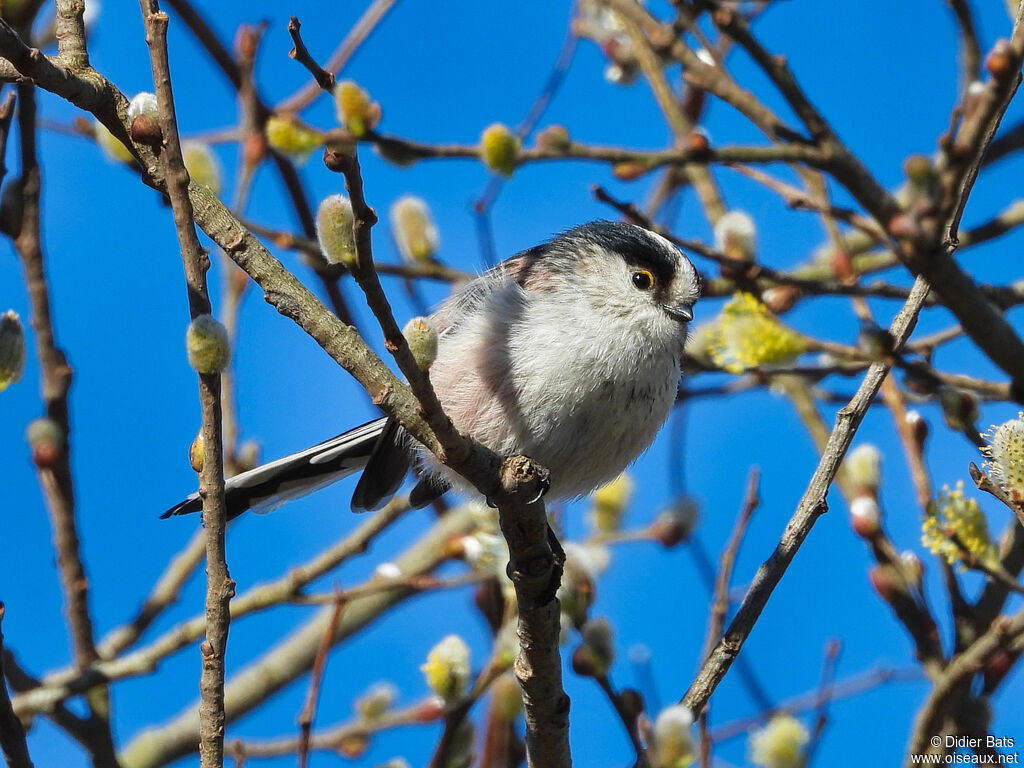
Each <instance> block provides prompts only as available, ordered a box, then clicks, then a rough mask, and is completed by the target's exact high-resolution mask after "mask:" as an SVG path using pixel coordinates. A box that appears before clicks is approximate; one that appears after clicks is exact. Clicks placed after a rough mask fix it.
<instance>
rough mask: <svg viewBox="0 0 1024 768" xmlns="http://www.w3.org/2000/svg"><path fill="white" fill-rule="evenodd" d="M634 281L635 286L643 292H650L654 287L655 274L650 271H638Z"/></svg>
mask: <svg viewBox="0 0 1024 768" xmlns="http://www.w3.org/2000/svg"><path fill="white" fill-rule="evenodd" d="M632 279H633V285H634V286H635V287H636V288H638V289H639V290H641V291H649V290H651V288H653V287H654V274H653V273H652V272H651V271H650V270H649V269H641V270H637V271H636V272H634V273H633V278H632Z"/></svg>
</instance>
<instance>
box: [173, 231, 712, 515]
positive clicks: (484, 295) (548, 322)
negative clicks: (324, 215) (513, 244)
mask: <svg viewBox="0 0 1024 768" xmlns="http://www.w3.org/2000/svg"><path fill="white" fill-rule="evenodd" d="M700 292H701V278H700V275H699V274H698V272H697V270H696V269H694V266H693V265H692V264H691V263H690V261H689V260H688V259H687V258H686V257H685V256H683V255H682V254H681V253H680V252H679V251H678V250H677V249H676V248H675V247H674V246H673V245H672V244H671V243H669V242H668V241H667V240H666V239H665V238H663V237H661V236H659V235H656V234H653V233H651V232H649V231H647V230H645V229H643V228H641V227H637V226H634V225H632V224H623V223H617V222H608V221H595V222H592V223H590V224H585V225H583V226H580V227H576V228H575V229H571V230H569V231H568V232H565V233H563V234H560V235H558V236H557V237H555V238H554V239H552V240H551V241H550V242H548V243H545V244H543V245H539V246H537V247H535V248H531V249H530V250H527V251H523V252H522V253H519V254H517V255H516V256H513V257H512V258H511V259H509V260H507V261H505V262H503V263H501V264H499V265H498V266H497V267H495V268H493V269H491V270H489V271H488V272H486V273H485V274H483V275H481V276H480V277H478V278H476V279H475V280H473V281H472V282H470V283H468V284H467V285H466V286H465V287H463V288H462V289H461V290H459V291H457V292H456V293H455V294H454V295H453V296H452V297H451V298H450V299H448V301H446V302H445V303H444V304H443V305H442V306H441V308H440V309H439V310H438V311H437V312H436V313H435V314H434V315H433V316H432V318H431V320H432V322H433V324H434V325H435V327H436V329H437V331H438V333H439V334H440V341H439V345H438V353H437V359H436V361H435V362H434V364H433V365H432V366H431V368H430V380H431V383H432V384H433V386H434V389H435V390H436V392H437V395H438V398H439V399H440V401H441V404H442V406H443V407H444V410H445V413H446V414H447V415H448V416H449V417H450V418H451V419H452V422H453V423H454V424H455V426H456V427H458V428H459V429H461V430H463V431H464V432H466V433H468V434H469V435H470V436H472V437H473V438H474V439H476V440H478V441H479V442H480V443H482V444H483V445H485V446H487V447H488V448H490V449H491V450H493V451H495V452H497V453H498V454H501V455H504V456H512V455H516V454H524V455H526V456H529V457H530V458H532V459H533V460H534V461H536V462H537V463H538V464H540V465H541V466H543V467H546V468H547V469H548V470H549V471H550V478H551V485H550V489H549V493H550V494H551V496H552V497H554V498H559V499H568V498H573V497H578V496H582V495H585V494H587V493H589V492H590V491H592V490H594V489H595V488H597V487H598V486H600V485H601V484H603V483H605V482H607V481H609V480H611V479H612V478H614V477H615V476H616V475H618V474H619V473H620V472H621V471H622V470H623V469H625V468H626V466H627V465H629V464H630V463H631V462H632V461H633V460H634V459H636V458H637V456H639V455H640V453H642V452H643V451H644V450H645V449H646V448H647V446H649V445H650V444H651V441H653V440H654V436H655V435H656V434H657V432H658V430H659V429H660V428H661V425H662V424H663V423H664V422H665V419H666V418H667V417H668V414H669V410H670V408H671V407H672V403H673V401H674V399H675V396H676V388H677V384H678V381H679V376H680V360H681V358H682V354H683V344H684V342H685V340H686V330H687V324H688V323H689V322H690V320H692V319H693V304H694V302H695V301H696V300H697V298H698V297H699V296H700ZM412 466H416V467H418V468H419V470H420V473H419V480H418V482H417V483H416V486H415V487H414V488H413V490H412V492H411V497H410V501H411V504H412V505H413V506H416V507H419V506H423V505H425V504H428V503H430V502H431V501H433V500H434V499H436V498H438V497H439V496H440V495H441V494H443V493H444V492H445V491H447V490H449V489H450V488H452V487H456V488H465V487H466V483H465V481H463V480H462V479H461V478H460V477H459V476H458V475H457V474H455V473H454V472H453V471H451V470H450V469H448V468H447V467H445V466H443V465H442V464H441V463H440V462H438V461H437V460H436V458H435V457H434V456H433V455H432V454H431V453H429V452H428V451H426V450H425V449H424V448H423V447H422V446H420V445H419V444H418V443H416V442H415V441H414V440H413V439H412V438H411V437H410V436H409V435H408V434H407V433H406V432H405V430H404V429H402V427H401V426H400V425H399V424H398V423H397V422H396V421H395V420H394V419H391V418H382V419H378V420H376V421H372V422H370V423H369V424H364V425H363V426H361V427H357V428H355V429H353V430H350V431H348V432H345V433H343V434H341V435H338V436H337V437H334V438H332V439H330V440H327V441H325V442H323V443H320V444H319V445H316V446H313V447H312V448H309V449H307V450H305V451H301V452H299V453H296V454H293V455H291V456H286V457H285V458H283V459H278V460H277V461H273V462H270V463H269V464H264V465H263V466H260V467H256V468H255V469H251V470H249V471H248V472H243V473H241V474H239V475H236V476H235V477H232V478H230V479H229V480H228V481H227V483H226V498H227V508H228V515H229V516H230V517H234V516H236V515H239V514H241V513H242V512H244V511H245V510H246V509H249V508H253V509H255V510H257V511H269V510H271V509H274V508H276V507H278V506H279V505H280V504H282V503H283V502H285V501H287V500H289V499H292V498H296V497H298V496H302V495H305V494H307V493H310V492H311V491H314V490H317V489H319V488H322V487H324V486H326V485H329V484H330V483H333V482H335V481H337V480H340V479H342V478H343V477H347V476H348V475H351V474H353V473H355V472H357V471H359V470H363V474H362V477H361V478H360V479H359V483H358V485H357V486H356V489H355V493H354V494H353V498H352V508H353V510H357V511H358V510H365V509H378V508H379V507H381V506H382V505H383V504H384V503H386V502H387V500H388V499H390V498H391V496H392V495H394V493H395V492H396V491H397V490H398V488H399V487H400V486H401V484H402V481H403V480H404V478H405V476H406V474H407V473H408V471H409V469H410V467H412ZM201 508H202V502H201V500H200V499H199V495H198V494H192V495H191V496H189V497H188V498H187V499H185V500H184V501H182V502H180V503H179V504H176V505H175V506H173V507H172V508H171V509H170V510H168V511H167V512H166V513H165V515H164V516H165V517H168V516H170V515H180V514H185V513H188V512H196V511H198V510H200V509H201Z"/></svg>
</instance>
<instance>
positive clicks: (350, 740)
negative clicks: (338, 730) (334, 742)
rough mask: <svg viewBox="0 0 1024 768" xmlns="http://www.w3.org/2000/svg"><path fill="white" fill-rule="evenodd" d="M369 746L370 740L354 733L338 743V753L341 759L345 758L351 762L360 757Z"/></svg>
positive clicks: (363, 735)
mask: <svg viewBox="0 0 1024 768" xmlns="http://www.w3.org/2000/svg"><path fill="white" fill-rule="evenodd" d="M369 746H370V739H369V737H368V736H366V735H365V734H362V733H355V734H351V735H347V736H344V737H343V738H342V739H341V740H340V741H339V742H338V753H339V754H340V755H341V756H342V757H347V758H349V759H350V760H352V759H354V758H357V757H362V755H363V754H364V753H365V752H366V750H367V749H368V748H369Z"/></svg>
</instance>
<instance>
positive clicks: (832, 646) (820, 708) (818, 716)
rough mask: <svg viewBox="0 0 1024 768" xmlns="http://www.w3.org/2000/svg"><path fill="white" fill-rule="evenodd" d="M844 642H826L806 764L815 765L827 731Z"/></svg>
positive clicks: (805, 751) (805, 754) (805, 753)
mask: <svg viewBox="0 0 1024 768" xmlns="http://www.w3.org/2000/svg"><path fill="white" fill-rule="evenodd" d="M842 649H843V644H842V643H840V642H839V641H838V640H829V641H828V642H827V643H826V644H825V658H824V659H823V660H822V662H821V682H819V683H818V701H817V703H816V705H815V714H814V730H813V731H811V739H810V741H809V742H807V747H806V749H805V750H804V759H803V764H804V765H813V760H814V753H815V752H816V751H817V749H818V745H819V744H821V737H822V735H824V733H825V726H826V724H827V723H828V707H829V704H831V703H832V697H833V691H834V687H835V679H836V666H837V665H838V663H839V654H840V652H841V651H842Z"/></svg>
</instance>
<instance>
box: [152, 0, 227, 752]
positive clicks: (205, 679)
mask: <svg viewBox="0 0 1024 768" xmlns="http://www.w3.org/2000/svg"><path fill="white" fill-rule="evenodd" d="M141 7H142V15H143V20H144V21H145V24H146V42H147V43H148V44H149V53H150V61H151V65H152V69H153V83H154V85H155V87H156V97H157V102H158V104H159V112H160V128H161V131H162V134H163V150H162V152H161V153H160V160H161V163H162V165H163V174H164V178H165V180H166V191H167V196H168V197H169V198H170V201H171V208H172V210H173V212H174V224H175V230H176V231H177V235H178V244H179V246H180V248H181V256H182V260H183V261H184V266H185V280H186V283H187V286H188V300H189V310H190V314H191V316H192V319H193V320H195V319H196V318H197V317H199V316H201V315H208V314H209V313H210V306H211V305H210V295H209V291H208V289H207V285H206V271H207V270H208V269H209V268H210V260H209V257H208V256H207V254H206V252H205V251H204V249H203V247H202V245H201V244H200V243H199V237H198V236H197V234H196V229H195V217H194V214H193V210H192V201H191V200H190V199H189V195H188V187H189V175H188V171H186V170H185V162H184V160H183V159H182V156H181V144H180V140H179V137H178V121H177V116H176V114H175V110H174V94H173V91H172V89H171V72H170V63H169V62H168V58H167V22H168V20H167V14H165V13H163V12H161V11H160V6H159V3H158V2H157V0H141ZM199 402H200V406H201V409H202V423H203V426H202V435H203V466H202V470H201V472H200V483H199V495H200V497H201V498H202V500H203V527H204V528H205V529H206V641H205V642H204V643H203V645H202V648H201V652H202V675H201V677H200V680H199V690H200V692H201V694H202V703H201V705H200V709H199V720H200V729H199V761H200V765H201V766H203V768H220V766H222V765H223V764H224V725H225V715H224V677H225V672H224V663H225V662H224V657H225V654H226V653H227V642H228V626H229V624H230V622H231V612H230V610H229V607H228V603H229V602H230V600H231V598H232V597H233V596H234V594H235V582H234V581H232V580H231V575H230V574H229V573H228V565H227V548H226V542H225V533H226V531H227V505H226V502H225V500H224V425H223V422H222V416H221V392H220V372H219V371H217V372H214V373H203V372H200V373H199Z"/></svg>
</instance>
